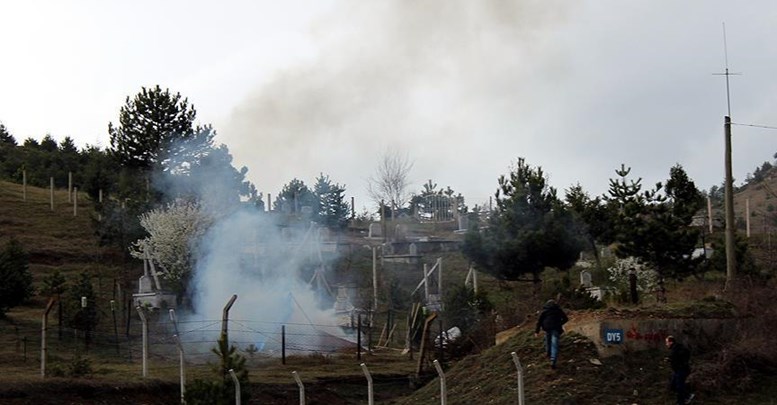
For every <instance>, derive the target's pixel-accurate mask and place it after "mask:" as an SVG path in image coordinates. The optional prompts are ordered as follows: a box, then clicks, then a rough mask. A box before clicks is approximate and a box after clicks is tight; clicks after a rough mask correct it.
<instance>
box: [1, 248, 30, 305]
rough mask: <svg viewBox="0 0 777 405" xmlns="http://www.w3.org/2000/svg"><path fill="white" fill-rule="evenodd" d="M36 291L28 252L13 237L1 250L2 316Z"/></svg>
mask: <svg viewBox="0 0 777 405" xmlns="http://www.w3.org/2000/svg"><path fill="white" fill-rule="evenodd" d="M34 291H35V290H34V289H33V287H32V274H31V273H30V270H29V261H28V257H27V252H25V251H24V248H23V247H22V244H21V243H20V242H19V241H18V240H16V239H11V240H10V241H8V244H6V247H5V249H3V250H2V251H0V318H4V317H5V313H6V311H8V310H9V309H11V308H13V307H15V306H17V305H19V304H21V303H23V302H24V301H26V300H27V299H29V298H30V297H32V294H33V293H34Z"/></svg>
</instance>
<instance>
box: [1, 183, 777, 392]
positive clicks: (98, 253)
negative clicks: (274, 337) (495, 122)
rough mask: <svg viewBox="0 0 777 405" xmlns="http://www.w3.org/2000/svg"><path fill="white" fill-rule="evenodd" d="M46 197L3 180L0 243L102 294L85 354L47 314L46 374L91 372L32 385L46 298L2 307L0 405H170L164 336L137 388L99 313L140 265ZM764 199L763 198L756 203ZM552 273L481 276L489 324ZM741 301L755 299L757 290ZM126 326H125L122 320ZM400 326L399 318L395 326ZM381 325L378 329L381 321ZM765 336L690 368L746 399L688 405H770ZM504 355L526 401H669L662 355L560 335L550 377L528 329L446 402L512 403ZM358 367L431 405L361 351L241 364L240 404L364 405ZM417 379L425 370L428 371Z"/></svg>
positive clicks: (455, 259) (196, 366) (453, 271)
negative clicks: (515, 278) (304, 398)
mask: <svg viewBox="0 0 777 405" xmlns="http://www.w3.org/2000/svg"><path fill="white" fill-rule="evenodd" d="M775 188H777V185H776V187H775ZM54 198H55V207H54V210H53V211H52V210H51V209H50V206H49V190H47V189H40V188H33V187H29V188H28V190H27V199H26V201H25V200H24V198H23V195H22V187H21V185H18V184H14V183H8V182H0V243H4V242H5V241H6V240H8V238H10V237H14V238H17V239H18V240H20V241H21V242H22V244H23V245H24V247H25V248H26V250H28V252H29V253H30V260H31V263H30V268H31V270H32V272H33V275H34V279H35V284H36V286H40V284H41V280H43V279H44V278H45V277H46V276H47V275H49V274H51V272H53V271H54V270H59V271H61V272H62V273H63V274H64V275H65V276H66V277H67V278H69V279H71V280H72V279H73V278H74V277H75V275H76V274H77V273H79V272H81V271H84V270H86V271H88V272H90V273H91V274H92V275H93V284H94V286H95V288H96V289H97V290H98V292H99V294H98V301H99V302H98V303H97V305H98V306H99V307H100V308H101V315H102V321H101V323H100V326H99V327H98V329H99V330H98V331H97V333H96V337H95V341H94V342H93V345H92V346H91V347H89V348H88V349H87V348H85V347H84V341H83V335H82V332H81V331H73V330H72V329H70V330H68V329H67V328H65V329H64V333H63V336H62V337H59V336H58V333H57V332H56V330H57V327H58V325H57V321H56V320H55V319H56V318H55V316H54V315H53V314H52V318H51V319H50V329H49V334H48V336H49V340H50V341H49V344H50V349H51V350H50V352H49V353H50V357H49V361H50V367H51V368H52V369H53V368H59V369H60V370H63V371H67V370H68V368H69V367H71V366H72V365H73V364H74V362H75V360H76V359H78V358H79V356H83V357H85V358H87V359H89V360H90V361H91V364H92V368H93V372H92V373H90V374H89V375H87V376H86V378H70V377H54V378H47V379H45V380H42V379H41V378H40V374H39V373H40V369H39V367H40V360H39V357H38V353H39V349H40V347H39V344H40V320H41V315H42V313H43V308H44V307H45V302H46V297H41V296H36V297H35V298H34V299H33V300H32V301H31V302H30V303H28V304H26V305H23V306H20V307H18V308H14V309H12V310H11V311H10V312H9V313H8V319H5V320H0V403H11V404H24V403H62V404H65V403H68V404H69V403H113V404H123V403H126V404H134V403H148V404H153V403H159V404H163V403H172V402H174V401H176V400H177V391H178V385H177V381H178V363H177V361H178V359H177V354H176V352H175V346H174V345H173V344H172V343H171V341H170V339H169V336H166V337H163V338H160V340H157V341H154V345H155V346H154V349H153V350H152V353H153V355H152V357H151V359H150V363H151V369H152V374H151V378H147V379H143V378H141V377H140V361H139V358H140V339H139V325H138V321H137V314H135V313H133V312H132V308H130V311H129V318H128V317H127V315H128V312H127V311H126V309H127V308H126V305H123V303H124V302H123V301H124V300H123V299H117V301H119V302H120V304H119V305H120V310H119V311H118V319H117V321H118V322H117V323H118V330H119V334H118V338H116V337H115V335H114V329H113V328H114V327H113V324H112V322H111V315H112V313H111V311H110V309H109V308H110V306H109V301H110V300H111V299H114V298H115V297H116V294H117V291H116V289H115V287H114V280H122V281H123V280H134V279H135V277H136V273H137V272H138V271H139V270H140V268H141V266H140V263H127V264H124V263H122V262H121V255H120V254H119V253H120V252H116V251H115V250H113V251H112V250H110V249H106V248H101V247H100V246H98V243H97V240H96V238H95V233H94V228H93V221H92V219H91V215H93V213H92V210H91V203H90V202H89V201H88V199H87V198H85V197H84V196H83V194H82V195H80V196H79V209H78V215H76V216H74V215H73V206H72V203H68V197H67V191H66V190H56V191H55V194H54ZM776 200H777V199H776ZM766 201H767V200H766V199H764V200H763V203H766ZM757 204H759V203H754V202H752V201H751V209H752V207H753V206H759V205H757ZM352 244H353V245H354V246H356V247H355V248H353V249H351V250H352V253H351V254H350V256H349V257H348V258H346V260H344V261H343V263H342V264H341V267H342V268H340V269H337V272H341V273H343V274H345V273H358V274H361V276H359V277H354V279H356V280H360V279H363V283H364V284H365V285H369V283H370V280H371V278H370V275H371V272H370V270H371V257H370V252H369V250H368V249H364V248H362V246H361V245H363V244H364V241H363V240H361V239H360V238H359V237H354V240H353V241H352ZM438 256H442V257H444V261H445V263H446V264H445V269H446V270H445V271H446V284H447V283H450V285H454V284H455V285H459V284H462V283H463V281H464V277H465V275H466V269H467V262H466V260H464V259H463V258H462V257H461V255H460V254H458V253H457V252H447V253H444V254H439V255H434V257H431V256H430V257H429V258H427V259H429V260H433V259H434V258H436V257H438ZM578 271H579V269H577V270H572V271H570V272H568V273H567V275H568V276H569V278H570V279H571V280H573V282H574V280H576V279H577V274H578V273H577V272H578ZM549 273H550V274H546V275H544V278H545V279H546V286H545V288H544V289H543V290H541V291H540V290H534V288H533V287H532V286H531V285H529V284H527V283H508V282H498V281H496V280H494V279H493V278H490V277H486V276H485V275H482V274H481V276H480V277H481V278H480V279H479V281H480V288H481V289H482V290H485V291H487V292H488V295H489V299H490V300H491V301H492V302H493V303H494V304H495V307H496V311H497V312H498V313H499V318H500V319H501V321H500V323H501V325H500V327H502V328H505V327H510V326H513V325H515V324H518V323H520V322H522V321H524V320H526V319H530V318H531V316H532V314H533V313H534V311H536V309H537V308H538V304H539V302H540V301H541V298H542V296H543V295H547V294H551V293H553V292H552V291H551V289H552V288H553V287H552V285H553V284H554V282H555V281H556V280H555V279H554V278H558V277H559V276H560V275H563V273H562V274H557V273H556V272H549ZM574 284H576V283H574ZM667 286H668V288H669V290H670V295H669V297H670V302H672V303H675V302H681V301H683V300H700V299H703V298H704V297H709V296H711V295H719V294H720V293H721V286H722V283H721V280H720V279H719V278H714V279H709V278H708V279H706V280H695V279H690V280H687V281H686V282H683V283H678V282H675V281H671V282H668V284H667ZM411 287H413V286H411ZM122 288H123V290H124V291H123V292H124V293H127V292H129V291H130V289H131V288H134V287H132V285H131V284H129V283H126V284H124V285H123V287H122ZM748 291H749V292H752V291H754V289H750V290H748ZM741 296H742V297H744V296H746V294H742V295H741ZM767 302H773V301H770V300H769V299H768V297H763V299H761V300H760V301H757V300H754V301H752V302H745V303H742V304H741V305H739V306H738V308H740V310H741V313H742V314H744V315H746V316H752V318H750V319H752V321H749V322H745V323H743V324H744V325H759V324H763V325H767V326H768V325H773V324H777V322H772V321H774V320H777V315H775V316H772V317H771V318H763V317H759V316H760V315H762V314H763V313H764V312H769V313H771V312H775V311H772V310H771V309H769V308H771V307H768V308H767V307H765V305H767V304H765V303H767ZM616 305H617V304H616ZM772 307H773V305H772ZM671 308H673V307H672V306H668V307H667V309H668V310H671ZM767 310H768V311H767ZM770 311H771V312H770ZM626 312H627V311H626ZM570 313H571V316H572V317H573V319H574V317H576V316H584V315H585V313H584V312H577V313H576V312H574V311H571V312H570ZM696 315H701V314H697V313H691V314H688V313H685V312H683V313H682V316H684V317H694V316H696ZM772 315H774V314H772ZM400 316H401V315H400ZM662 316H663V315H662ZM770 316H771V315H770ZM164 318H165V317H164V316H159V317H158V318H157V321H158V323H155V324H154V325H153V326H152V329H153V330H155V331H157V332H164V331H165V328H167V327H169V326H168V325H167V324H164V323H163V321H164ZM128 319H129V320H130V321H131V322H129V323H128V322H127V320H128ZM403 321H404V319H402V320H401V321H400V323H401V322H403ZM529 322H530V320H529ZM380 325H382V324H380V323H379V326H380ZM524 328H525V327H524ZM748 333H749V332H748ZM770 333H771V332H770ZM379 334H380V328H378V329H377V330H376V331H375V335H376V336H377V335H379ZM763 336H773V334H769V333H766V334H763V333H762V334H755V335H750V336H749V337H747V339H749V340H747V339H743V340H742V341H741V342H740V343H741V344H740V346H738V347H734V348H733V349H735V350H731V351H730V352H728V353H730V356H729V357H733V358H734V359H735V360H736V361H730V362H728V363H725V362H722V361H721V352H709V353H696V354H695V356H694V364H695V365H697V366H699V368H700V369H706V370H713V371H715V372H717V373H719V374H720V375H722V376H724V378H726V379H728V380H729V381H731V382H738V381H741V382H743V383H745V382H747V383H748V384H749V385H748V387H750V389H749V390H748V391H747V392H746V393H744V394H743V393H741V392H740V393H736V391H732V390H731V389H728V390H725V391H721V390H718V388H717V387H713V386H703V387H700V388H699V391H700V393H701V396H700V399H699V403H706V404H723V403H748V404H770V403H777V402H775V401H774V400H773V399H771V398H774V397H775V396H776V395H777V379H776V378H774V376H773V375H774V373H773V372H770V371H769V370H770V368H769V367H770V366H769V364H770V363H768V362H764V366H763V367H761V368H759V369H758V370H755V369H753V366H752V364H753V362H752V361H750V360H752V358H754V359H756V360H758V361H761V359H763V358H765V357H758V356H760V355H761V352H763V351H764V350H767V349H764V347H767V346H768V345H769V344H771V340H763V339H761V338H762V337H763ZM756 338H757V339H756ZM165 339H166V340H165ZM759 339H761V340H759ZM772 346H773V345H772ZM202 350H203V355H202V356H203V357H202V359H205V360H208V361H211V360H210V357H207V356H209V354H208V351H209V347H207V345H205V346H204V347H203V349H202ZM513 351H514V352H516V353H517V354H518V356H519V358H520V360H521V362H522V364H523V366H524V368H525V375H526V380H525V392H526V400H527V403H549V404H558V403H566V404H631V403H638V404H665V403H671V396H670V395H669V393H668V392H667V390H666V380H667V378H668V375H669V370H668V367H667V364H666V363H665V362H664V361H663V357H664V356H665V353H664V351H663V350H661V349H655V350H651V351H644V352H635V353H629V354H628V355H627V356H623V357H611V358H599V357H598V355H597V353H596V350H595V348H594V345H593V343H592V342H591V341H589V340H587V339H586V338H585V337H583V336H580V335H576V334H573V333H569V334H566V335H564V336H563V338H562V341H561V358H560V359H561V362H560V368H559V369H558V370H555V371H554V370H551V369H550V368H549V365H548V362H547V360H546V359H545V358H544V357H543V349H542V340H541V339H540V338H535V337H534V336H533V334H532V333H531V331H527V330H525V329H520V331H519V333H518V334H517V335H515V336H514V337H512V338H510V339H509V340H507V342H506V343H503V344H501V345H499V346H496V347H492V348H489V349H486V350H484V351H483V352H482V353H480V354H478V355H471V356H468V357H465V358H463V359H462V360H460V361H456V362H449V363H447V364H446V365H445V366H446V379H447V386H448V390H449V394H448V403H449V404H473V403H484V404H514V403H516V393H517V389H516V378H515V367H514V364H513V362H512V358H511V356H510V353H511V352H513ZM743 355H752V356H751V357H752V358H751V359H744V360H742V361H739V357H737V356H743ZM416 359H417V357H416ZM767 359H768V358H767ZM205 360H203V361H198V362H193V361H189V363H188V365H187V377H188V378H189V379H190V380H191V379H194V378H196V377H207V376H209V375H210V372H211V371H210V366H209V365H208V364H206V361H205ZM212 361H215V359H213V360H212ZM362 361H364V362H366V363H367V364H368V365H369V367H370V370H371V371H372V373H373V377H374V378H375V387H376V391H375V392H376V399H377V400H378V402H379V403H384V404H397V405H400V404H402V405H404V404H408V405H409V404H435V403H439V400H440V398H439V382H438V380H436V379H433V377H434V375H435V374H434V372H433V371H432V373H431V374H429V375H427V378H430V379H431V380H430V381H429V382H428V383H427V384H426V385H424V386H423V387H421V388H420V389H418V390H417V391H415V392H411V389H410V388H409V387H410V385H409V378H408V377H409V376H410V375H411V374H412V373H413V370H414V369H415V366H416V361H415V360H411V359H409V357H408V356H406V355H402V354H400V352H399V350H395V349H386V350H381V351H376V352H375V353H372V354H369V355H367V354H365V355H364V356H363V357H362V359H360V360H357V359H356V358H355V356H354V355H352V354H342V355H338V356H326V355H310V356H299V357H295V358H291V359H290V360H289V362H288V363H287V364H286V365H282V364H280V362H279V361H278V360H277V359H268V358H264V357H257V358H251V359H249V363H248V366H249V372H250V378H251V381H252V384H251V386H250V389H251V391H252V392H253V395H252V398H253V399H252V401H251V402H250V403H264V404H271V403H274V404H293V403H298V399H297V391H296V390H297V388H296V384H295V383H294V381H293V379H292V378H291V377H290V372H291V371H298V372H299V373H300V375H301V376H302V378H303V380H304V381H305V384H306V391H307V393H308V399H309V403H327V404H356V403H365V402H366V381H365V379H364V376H363V374H362V370H361V368H360V367H359V363H361V362H362ZM748 361H750V362H749V363H748ZM755 364H756V365H757V364H758V363H757V362H756V363H755ZM427 369H429V370H432V369H430V368H428V365H427ZM57 401H58V402H57Z"/></svg>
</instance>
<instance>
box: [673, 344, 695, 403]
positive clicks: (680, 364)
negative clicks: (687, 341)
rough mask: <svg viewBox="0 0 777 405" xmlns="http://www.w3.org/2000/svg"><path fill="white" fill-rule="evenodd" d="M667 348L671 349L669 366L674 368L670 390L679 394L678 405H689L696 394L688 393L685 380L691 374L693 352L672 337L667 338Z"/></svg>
mask: <svg viewBox="0 0 777 405" xmlns="http://www.w3.org/2000/svg"><path fill="white" fill-rule="evenodd" d="M666 347H667V348H668V349H669V365H670V367H671V368H672V378H671V379H670V380H669V389H670V390H672V391H674V392H675V393H676V394H677V404H678V405H683V404H689V403H691V400H692V399H693V397H694V394H691V393H689V392H688V386H687V385H686V384H685V380H686V379H687V378H688V374H690V373H691V364H690V362H691V351H690V350H688V348H687V347H685V346H683V345H682V344H681V343H680V342H677V341H676V340H675V338H674V336H671V335H670V336H667V337H666Z"/></svg>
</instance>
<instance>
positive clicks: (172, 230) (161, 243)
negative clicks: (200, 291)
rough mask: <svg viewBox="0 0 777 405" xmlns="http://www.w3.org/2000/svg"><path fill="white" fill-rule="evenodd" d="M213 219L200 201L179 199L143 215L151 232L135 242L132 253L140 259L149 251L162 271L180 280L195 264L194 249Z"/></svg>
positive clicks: (143, 223)
mask: <svg viewBox="0 0 777 405" xmlns="http://www.w3.org/2000/svg"><path fill="white" fill-rule="evenodd" d="M211 223H212V218H210V217H209V216H207V215H206V214H205V213H204V212H203V210H201V209H200V206H199V205H198V204H196V203H191V202H187V201H182V200H176V201H174V202H172V203H170V204H168V205H167V206H166V207H164V208H158V209H153V210H151V211H148V212H146V213H144V214H142V215H141V216H140V224H141V225H142V226H143V228H144V229H145V230H146V232H148V234H149V236H147V237H145V238H143V239H140V240H138V241H136V242H134V243H133V244H132V246H131V247H130V254H131V255H132V256H133V257H136V258H139V259H145V258H146V254H148V255H149V256H150V257H151V258H153V259H154V260H155V261H156V263H158V264H159V266H160V267H161V271H160V275H161V276H162V277H163V278H164V279H165V280H167V281H170V282H172V283H173V284H178V283H180V281H181V280H182V279H183V277H184V276H185V275H186V274H187V273H188V272H190V271H191V269H192V268H193V266H194V257H195V256H194V255H193V249H195V248H196V246H197V243H198V242H199V240H200V238H201V237H202V235H204V234H205V232H206V231H207V229H208V227H209V226H210V225H211Z"/></svg>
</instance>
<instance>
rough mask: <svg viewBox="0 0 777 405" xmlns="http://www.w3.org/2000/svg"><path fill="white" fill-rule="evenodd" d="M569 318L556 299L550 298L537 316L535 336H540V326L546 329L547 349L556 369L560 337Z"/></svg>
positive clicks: (551, 365) (553, 367) (551, 362)
mask: <svg viewBox="0 0 777 405" xmlns="http://www.w3.org/2000/svg"><path fill="white" fill-rule="evenodd" d="M568 320H569V319H568V318H567V314H565V313H564V311H563V310H562V309H561V307H560V306H559V305H558V304H557V303H556V301H554V300H548V302H546V303H545V305H544V306H543V307H542V313H540V316H539V318H537V327H536V328H535V330H534V336H539V334H540V328H542V330H544V331H545V350H546V351H547V355H548V358H549V359H550V368H552V369H554V370H555V369H556V360H558V339H559V337H561V334H562V333H564V328H563V327H562V326H563V325H564V324H565V323H567V321H568Z"/></svg>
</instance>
